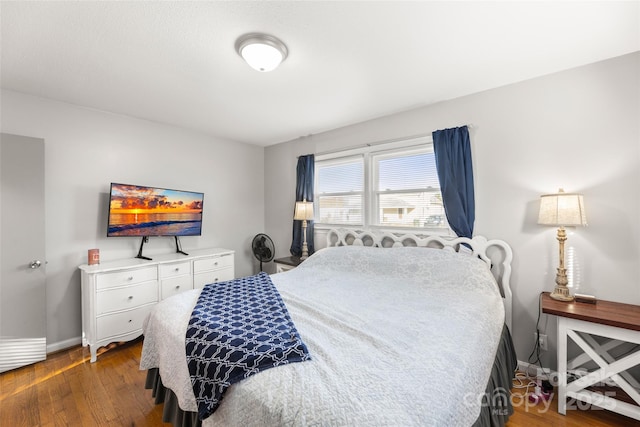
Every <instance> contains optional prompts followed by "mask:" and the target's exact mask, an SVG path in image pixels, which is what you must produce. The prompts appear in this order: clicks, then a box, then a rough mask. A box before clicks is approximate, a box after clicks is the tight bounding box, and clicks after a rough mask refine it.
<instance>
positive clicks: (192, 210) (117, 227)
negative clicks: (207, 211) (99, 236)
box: [107, 183, 204, 237]
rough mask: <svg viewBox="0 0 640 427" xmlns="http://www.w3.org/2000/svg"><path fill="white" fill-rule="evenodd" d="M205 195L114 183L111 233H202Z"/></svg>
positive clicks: (168, 234) (110, 199) (110, 201)
mask: <svg viewBox="0 0 640 427" xmlns="http://www.w3.org/2000/svg"><path fill="white" fill-rule="evenodd" d="M203 202H204V194H203V193H196V192H192V191H181V190H170V189H168V188H157V187H145V186H142V185H130V184H116V183H111V191H110V195H109V224H108V227H107V236H108V237H115V236H138V237H153V236H176V237H177V236H200V235H202V205H203Z"/></svg>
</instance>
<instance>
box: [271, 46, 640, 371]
mask: <svg viewBox="0 0 640 427" xmlns="http://www.w3.org/2000/svg"><path fill="white" fill-rule="evenodd" d="M639 80H640V53H634V54H631V55H625V56H622V57H619V58H614V59H611V60H608V61H603V62H599V63H596V64H591V65H587V66H584V67H580V68H576V69H572V70H568V71H564V72H560V73H556V74H552V75H548V76H544V77H540V78H536V79H533V80H529V81H525V82H521V83H517V84H513V85H509V86H506V87H502V88H497V89H493V90H489V91H486V92H482V93H478V94H474V95H470V96H467V97H463V98H459V99H454V100H450V101H447V102H442V103H439V104H436V105H432V106H428V107H424V108H419V109H415V110H412V111H408V112H405V113H401V114H396V115H392V116H387V117H383V118H380V119H376V120H372V121H368V122H365V123H361V124H357V125H353V126H349V127H345V128H341V129H336V130H334V131H331V132H326V133H323V134H319V135H313V136H312V137H307V138H304V139H300V140H295V141H290V142H287V143H283V144H279V145H276V146H272V147H268V148H267V149H266V151H265V196H266V200H267V204H266V212H265V221H266V222H265V224H266V232H267V233H268V234H270V235H271V236H272V237H273V239H274V241H275V243H276V247H277V254H278V256H283V255H287V254H288V248H289V245H290V242H291V217H292V212H293V203H294V194H295V167H296V157H297V156H298V155H302V154H309V153H314V152H315V153H318V152H325V151H330V150H335V149H340V148H344V147H349V146H358V145H362V144H365V143H371V142H376V141H384V140H390V139H396V138H400V137H403V136H412V135H418V134H429V133H431V132H432V131H434V130H436V129H443V128H448V127H454V126H460V125H464V124H472V125H473V128H472V129H471V132H470V135H471V143H472V150H473V162H474V174H475V189H476V223H475V234H482V235H485V236H487V237H490V238H498V239H503V240H506V241H507V242H508V243H510V244H511V246H512V248H513V250H514V255H515V260H514V264H513V266H514V274H513V283H512V286H513V290H514V327H513V331H512V333H513V336H514V342H515V346H516V350H517V352H518V358H519V359H520V360H523V361H526V360H527V358H528V356H529V353H530V352H531V349H532V344H533V332H534V330H535V322H536V318H537V316H538V296H539V294H540V292H542V291H545V290H546V291H551V290H552V289H553V286H554V280H555V268H556V267H557V251H558V243H557V241H556V239H555V236H556V230H555V229H554V228H549V227H543V226H539V225H537V224H536V222H537V209H538V207H539V196H540V195H541V194H544V193H549V192H556V191H557V189H558V188H559V187H563V188H564V189H565V190H566V191H575V192H581V193H583V194H584V197H585V205H586V211H587V217H588V221H589V227H587V228H579V229H575V228H573V229H568V234H569V240H568V241H567V252H572V253H573V254H574V256H575V257H576V259H577V264H578V265H577V266H576V267H575V273H576V276H579V278H580V283H579V285H580V286H579V292H582V293H590V294H595V295H596V296H597V297H599V298H602V299H609V300H614V301H620V302H627V303H635V304H640V243H639V239H640V189H639V188H640V187H639V184H640V130H639V126H640V82H639ZM541 327H542V328H543V332H546V333H548V334H549V338H550V346H551V347H552V348H551V349H550V351H549V352H547V353H546V354H544V355H543V359H542V360H543V362H544V364H545V366H550V367H553V368H555V365H556V363H555V339H556V338H555V337H556V332H555V328H556V321H555V318H553V317H547V316H546V315H545V316H543V317H542V321H541Z"/></svg>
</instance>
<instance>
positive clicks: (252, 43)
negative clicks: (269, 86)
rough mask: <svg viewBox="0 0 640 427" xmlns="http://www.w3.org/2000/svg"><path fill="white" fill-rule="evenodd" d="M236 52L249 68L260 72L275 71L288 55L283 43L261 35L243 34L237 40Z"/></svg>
mask: <svg viewBox="0 0 640 427" xmlns="http://www.w3.org/2000/svg"><path fill="white" fill-rule="evenodd" d="M236 51H237V52H238V55H240V56H241V57H242V58H244V60H245V61H247V64H249V66H250V67H251V68H253V69H256V70H258V71H261V72H267V71H272V70H275V69H276V68H277V67H278V65H280V63H281V62H282V61H284V60H285V59H286V57H287V55H288V54H289V51H288V50H287V46H285V44H284V43H282V42H281V41H280V40H278V39H277V38H275V37H273V36H270V35H268V34H261V33H250V34H245V35H244V36H241V37H240V38H238V40H236Z"/></svg>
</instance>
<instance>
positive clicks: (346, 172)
mask: <svg viewBox="0 0 640 427" xmlns="http://www.w3.org/2000/svg"><path fill="white" fill-rule="evenodd" d="M315 176H316V183H315V186H314V188H315V189H316V190H315V193H316V194H314V200H317V201H318V203H317V204H318V212H317V213H318V215H315V216H316V218H318V220H316V224H317V223H321V224H342V225H362V224H364V222H363V217H364V206H363V202H364V158H363V157H362V156H356V157H347V158H339V159H332V160H327V161H322V162H316V170H315Z"/></svg>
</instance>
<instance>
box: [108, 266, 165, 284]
mask: <svg viewBox="0 0 640 427" xmlns="http://www.w3.org/2000/svg"><path fill="white" fill-rule="evenodd" d="M157 278H158V269H157V267H156V266H153V267H145V268H138V269H131V270H124V271H115V272H113V273H104V274H99V275H98V276H97V277H96V288H97V289H105V288H112V287H116V286H127V285H132V284H134V283H141V282H146V281H149V280H156V279H157Z"/></svg>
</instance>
